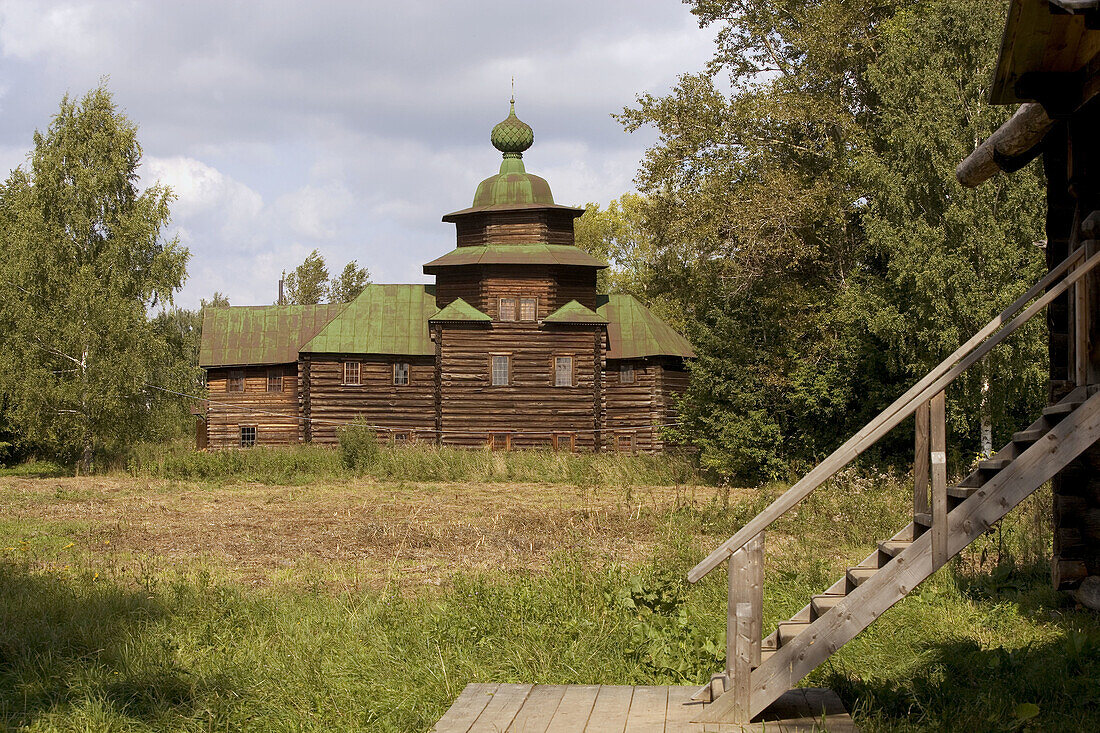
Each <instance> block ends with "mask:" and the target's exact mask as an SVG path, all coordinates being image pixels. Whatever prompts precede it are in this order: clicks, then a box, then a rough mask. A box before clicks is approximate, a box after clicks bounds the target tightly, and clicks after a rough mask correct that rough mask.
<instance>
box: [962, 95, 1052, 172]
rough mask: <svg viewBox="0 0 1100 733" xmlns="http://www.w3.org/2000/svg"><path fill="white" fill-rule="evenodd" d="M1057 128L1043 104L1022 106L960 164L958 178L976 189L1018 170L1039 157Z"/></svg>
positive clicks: (1033, 103) (1032, 103)
mask: <svg viewBox="0 0 1100 733" xmlns="http://www.w3.org/2000/svg"><path fill="white" fill-rule="evenodd" d="M1053 125H1054V121H1053V120H1052V119H1050V117H1049V116H1047V113H1046V111H1045V110H1044V109H1043V106H1042V105H1041V104H1038V103H1035V102H1031V103H1028V104H1022V105H1020V108H1019V109H1017V110H1016V113H1015V114H1014V115H1012V117H1010V118H1009V120H1008V121H1007V122H1005V123H1004V124H1003V125H1001V126H1000V127H999V128H997V130H996V131H995V132H994V133H993V134H992V135H990V136H989V137H987V138H986V139H985V140H983V141H982V143H981V144H980V145H978V147H977V149H976V150H975V151H974V152H973V153H971V154H970V155H968V156H967V157H966V159H965V160H963V161H962V162H961V163H959V165H958V167H957V168H955V177H956V178H957V179H958V181H959V183H961V184H962V185H964V186H966V187H967V188H974V187H976V186H979V185H981V184H982V183H984V182H985V181H987V180H989V179H990V178H992V177H993V176H994V175H996V174H997V173H998V172H1000V171H1002V170H1003V171H1007V172H1009V173H1011V172H1012V171H1015V170H1018V169H1019V168H1021V167H1023V165H1025V164H1027V163H1028V162H1030V161H1031V160H1032V159H1033V158H1034V157H1035V155H1036V154H1038V150H1037V149H1038V145H1039V143H1040V142H1042V140H1043V137H1044V136H1045V135H1046V134H1047V132H1048V131H1049V130H1050V128H1051V127H1053Z"/></svg>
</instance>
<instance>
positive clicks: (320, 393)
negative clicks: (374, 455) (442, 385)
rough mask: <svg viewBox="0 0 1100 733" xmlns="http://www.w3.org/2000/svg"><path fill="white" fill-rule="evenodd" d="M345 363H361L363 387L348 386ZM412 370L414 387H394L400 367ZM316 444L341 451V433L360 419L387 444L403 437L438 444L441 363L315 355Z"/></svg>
mask: <svg viewBox="0 0 1100 733" xmlns="http://www.w3.org/2000/svg"><path fill="white" fill-rule="evenodd" d="M345 362H358V364H359V384H357V385H355V384H345V383H344V364H345ZM399 362H402V363H407V364H408V365H409V383H408V384H407V385H395V384H394V365H395V364H396V363H399ZM308 405H309V415H310V417H311V418H312V420H313V422H312V426H311V432H312V436H311V437H312V442H313V443H319V444H322V445H335V444H336V443H338V442H339V440H338V438H337V428H338V427H339V425H340V424H342V423H348V422H351V421H352V420H355V419H356V418H363V419H364V420H366V421H367V422H368V423H370V424H371V425H377V426H381V427H382V428H387V429H385V430H378V438H379V440H380V441H382V442H391V441H393V440H394V439H395V437H396V438H398V439H400V438H401V437H402V436H403V437H404V438H405V439H408V440H420V441H434V439H435V437H434V436H435V434H434V432H433V430H434V428H435V359H434V358H432V357H424V356H417V357H412V356H388V355H387V356H379V355H364V354H312V355H311V357H310V367H309V398H308Z"/></svg>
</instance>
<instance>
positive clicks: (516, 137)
mask: <svg viewBox="0 0 1100 733" xmlns="http://www.w3.org/2000/svg"><path fill="white" fill-rule="evenodd" d="M510 104H511V109H510V110H509V112H508V117H506V118H505V119H504V120H503V121H502V122H500V123H498V124H497V125H496V126H495V127H494V128H493V131H492V133H490V135H489V140H490V141H491V142H492V143H493V147H494V148H496V149H497V150H499V151H500V152H501V153H503V154H504V160H503V161H502V162H501V164H500V172H499V173H498V174H497V175H495V176H490V177H489V178H486V179H485V180H484V181H482V182H481V183H480V184H479V185H478V187H477V193H475V194H474V203H473V208H475V209H480V208H484V207H489V206H492V207H498V208H504V207H509V206H532V205H535V206H537V205H551V206H552V205H553V204H554V196H553V195H552V194H551V193H550V184H549V183H547V182H546V179H544V178H540V177H539V176H536V175H533V174H531V173H528V172H527V170H526V169H525V168H524V167H523V152H524V151H525V150H527V149H528V148H530V147H531V145H532V144H534V142H535V133H534V131H533V130H532V129H531V126H530V125H528V124H527V123H526V122H523V121H522V120H521V119H520V118H519V117H516V100H515V97H513V98H512V99H511V100H510Z"/></svg>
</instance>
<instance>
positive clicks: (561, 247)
mask: <svg viewBox="0 0 1100 733" xmlns="http://www.w3.org/2000/svg"><path fill="white" fill-rule="evenodd" d="M456 265H572V266H575V267H596V268H604V267H607V263H605V262H601V261H600V260H597V259H596V258H595V257H593V256H592V255H590V254H588V253H587V252H585V251H584V250H582V249H580V248H579V247H574V246H573V245H569V244H483V245H478V246H475V247H458V248H456V249H453V250H451V251H450V252H448V253H447V254H445V255H443V256H442V257H440V258H438V259H435V260H432V261H431V262H429V263H428V264H426V265H424V272H425V273H427V274H429V275H431V274H433V273H435V271H436V270H437V269H438V268H441V267H454V266H456Z"/></svg>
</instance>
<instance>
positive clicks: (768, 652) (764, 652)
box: [760, 649, 779, 664]
mask: <svg viewBox="0 0 1100 733" xmlns="http://www.w3.org/2000/svg"><path fill="white" fill-rule="evenodd" d="M777 651H779V650H778V649H761V650H760V663H761V664H763V663H764V662H766V661H768V659H769V658H770V657H771V656H772V655H773V654H775V653H776V652H777Z"/></svg>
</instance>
